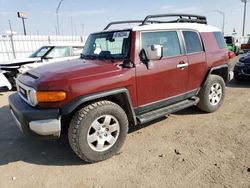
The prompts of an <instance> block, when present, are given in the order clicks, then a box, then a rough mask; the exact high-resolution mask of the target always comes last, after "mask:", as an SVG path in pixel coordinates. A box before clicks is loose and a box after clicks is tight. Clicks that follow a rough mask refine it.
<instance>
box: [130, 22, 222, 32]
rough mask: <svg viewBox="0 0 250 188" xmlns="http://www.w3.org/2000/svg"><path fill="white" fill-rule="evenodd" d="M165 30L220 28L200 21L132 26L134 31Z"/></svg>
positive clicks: (216, 29)
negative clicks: (199, 22)
mask: <svg viewBox="0 0 250 188" xmlns="http://www.w3.org/2000/svg"><path fill="white" fill-rule="evenodd" d="M163 29H164V30H165V29H192V30H196V31H198V32H201V33H202V32H218V31H221V30H220V29H218V28H216V27H213V26H210V25H205V24H198V23H161V24H149V25H142V26H135V27H133V28H132V30H133V31H147V30H163Z"/></svg>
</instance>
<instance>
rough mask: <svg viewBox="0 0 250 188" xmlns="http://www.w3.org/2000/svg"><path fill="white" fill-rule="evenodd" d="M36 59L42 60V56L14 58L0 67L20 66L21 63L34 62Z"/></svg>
mask: <svg viewBox="0 0 250 188" xmlns="http://www.w3.org/2000/svg"><path fill="white" fill-rule="evenodd" d="M36 61H41V58H40V57H29V58H22V59H14V60H12V61H9V62H8V63H4V64H0V68H1V69H3V70H4V68H16V69H17V68H19V67H20V66H21V65H24V64H28V63H34V62H36Z"/></svg>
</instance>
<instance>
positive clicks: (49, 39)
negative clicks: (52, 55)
mask: <svg viewBox="0 0 250 188" xmlns="http://www.w3.org/2000/svg"><path fill="white" fill-rule="evenodd" d="M48 41H49V44H50V36H48Z"/></svg>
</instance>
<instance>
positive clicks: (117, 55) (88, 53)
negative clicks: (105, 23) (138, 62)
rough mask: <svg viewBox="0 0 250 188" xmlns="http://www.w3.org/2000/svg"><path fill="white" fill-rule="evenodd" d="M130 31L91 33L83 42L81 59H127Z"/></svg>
mask: <svg viewBox="0 0 250 188" xmlns="http://www.w3.org/2000/svg"><path fill="white" fill-rule="evenodd" d="M129 49H130V31H115V32H107V33H106V32H105V33H97V34H91V35H90V36H89V38H88V40H87V42H86V44H85V47H84V50H83V53H82V55H81V58H83V59H127V58H128V57H129Z"/></svg>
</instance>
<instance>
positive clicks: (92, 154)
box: [68, 101, 128, 162]
mask: <svg viewBox="0 0 250 188" xmlns="http://www.w3.org/2000/svg"><path fill="white" fill-rule="evenodd" d="M127 132H128V119H127V115H126V113H125V112H124V110H123V109H122V108H121V107H120V106H118V105H117V104H115V103H113V102H111V101H99V102H95V103H93V104H90V105H88V106H86V107H84V108H82V109H80V110H79V111H78V112H77V113H76V114H75V115H74V117H73V119H72V121H71V123H70V126H69V131H68V138H69V143H70V146H71V148H72V149H73V151H74V152H75V153H76V154H77V155H78V156H79V157H80V158H81V159H83V160H84V161H87V162H98V161H102V160H105V159H107V158H110V157H111V156H113V155H114V154H115V153H117V152H118V151H119V150H120V148H121V147H122V145H123V143H124V141H125V138H126V135H127Z"/></svg>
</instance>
